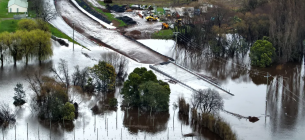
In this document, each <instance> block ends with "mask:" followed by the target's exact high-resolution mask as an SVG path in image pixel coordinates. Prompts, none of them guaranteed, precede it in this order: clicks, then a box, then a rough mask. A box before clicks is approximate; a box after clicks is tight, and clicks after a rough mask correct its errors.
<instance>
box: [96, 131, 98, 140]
mask: <svg viewBox="0 0 305 140" xmlns="http://www.w3.org/2000/svg"><path fill="white" fill-rule="evenodd" d="M96 132H97V138H96V139H97V140H98V128H96Z"/></svg>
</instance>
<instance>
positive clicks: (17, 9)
mask: <svg viewBox="0 0 305 140" xmlns="http://www.w3.org/2000/svg"><path fill="white" fill-rule="evenodd" d="M28 5H29V4H28V2H27V0H10V1H9V2H8V5H7V7H8V8H7V9H8V12H9V13H24V12H28Z"/></svg>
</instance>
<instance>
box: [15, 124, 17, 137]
mask: <svg viewBox="0 0 305 140" xmlns="http://www.w3.org/2000/svg"><path fill="white" fill-rule="evenodd" d="M15 140H17V139H16V125H15Z"/></svg>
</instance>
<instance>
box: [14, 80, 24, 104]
mask: <svg viewBox="0 0 305 140" xmlns="http://www.w3.org/2000/svg"><path fill="white" fill-rule="evenodd" d="M14 90H15V96H14V97H13V98H14V105H15V106H21V105H23V104H24V103H25V100H24V98H25V92H24V90H23V85H22V84H20V83H18V84H17V85H16V87H15V88H14Z"/></svg>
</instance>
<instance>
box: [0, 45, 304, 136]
mask: <svg viewBox="0 0 305 140" xmlns="http://www.w3.org/2000/svg"><path fill="white" fill-rule="evenodd" d="M70 46H72V45H71V44H70ZM53 48H54V56H53V57H52V59H51V60H49V61H45V62H44V63H43V65H42V66H39V65H38V63H36V61H35V60H33V61H31V63H29V65H28V66H25V65H23V63H22V62H20V63H18V64H17V67H14V66H13V64H12V63H10V62H7V63H6V64H5V66H4V68H2V69H0V101H1V103H8V104H9V105H10V108H11V109H12V110H15V111H16V114H17V122H16V125H15V126H11V127H10V128H8V129H5V130H3V131H2V132H0V136H1V137H4V139H14V138H15V129H16V137H17V139H27V137H28V138H29V139H56V140H59V139H74V138H75V139H124V140H125V139H156V140H158V139H209V140H214V139H220V138H219V137H217V136H216V135H215V134H213V133H211V132H210V131H209V130H206V129H200V132H199V133H198V131H196V132H194V129H193V128H192V126H190V119H188V118H185V117H183V116H180V115H179V113H178V109H176V110H175V109H174V108H173V107H172V104H173V103H174V102H177V99H178V97H179V96H184V97H185V98H186V100H187V101H189V100H190V98H191V93H192V91H190V90H189V89H187V88H184V87H181V85H179V84H170V88H171V95H170V107H169V111H168V112H160V113H152V114H150V113H146V112H142V111H139V110H138V109H136V108H135V109H132V108H126V107H120V106H118V108H117V109H108V108H104V107H102V106H100V101H101V99H100V98H98V96H95V95H79V96H77V95H75V98H76V100H77V101H78V102H80V105H79V115H78V118H77V119H76V120H74V121H73V123H68V122H64V124H63V123H62V122H60V123H55V122H52V124H51V125H50V122H46V121H43V120H38V119H37V116H35V115H33V114H32V113H31V107H30V104H29V103H30V97H31V94H32V92H31V90H30V89H29V87H28V83H27V81H26V78H27V75H28V74H33V73H37V72H40V73H41V74H45V75H50V74H51V73H50V71H49V68H50V67H52V66H56V65H57V64H58V62H59V61H60V59H64V60H66V61H68V66H69V72H70V74H72V73H73V70H74V68H73V67H74V66H76V65H79V66H80V68H84V67H91V66H93V65H94V64H96V63H97V60H99V59H100V58H101V54H103V53H110V52H112V51H111V50H107V49H105V48H94V47H92V48H90V49H91V51H88V50H86V49H82V48H81V47H79V46H77V47H76V48H75V51H74V52H73V51H72V47H62V46H59V45H58V44H57V43H55V42H53ZM85 54H86V55H85ZM185 54H186V55H185V56H186V57H179V58H178V63H179V64H181V65H183V66H185V67H186V68H188V69H191V70H193V71H195V72H197V73H199V74H202V75H206V76H209V77H214V78H216V79H217V81H218V82H219V83H220V85H221V86H223V87H226V88H227V89H229V90H230V92H231V93H233V94H235V96H232V97H228V98H224V103H225V104H224V109H225V110H226V111H229V112H231V113H234V114H238V115H240V116H243V117H248V116H255V117H258V118H259V120H258V121H257V122H255V123H252V122H249V120H247V119H245V118H243V117H238V116H237V115H234V114H229V113H226V112H223V111H221V112H220V116H221V117H223V118H224V119H225V120H226V121H227V122H229V123H230V124H231V126H232V128H233V130H234V131H235V132H236V133H237V136H238V138H239V139H247V140H248V139H250V140H251V139H253V140H257V139H279V140H281V139H282V140H284V139H302V138H303V137H304V136H305V134H304V133H303V131H304V130H305V127H304V126H305V125H304V123H305V121H304V120H305V119H304V64H301V63H294V64H292V63H290V64H285V65H275V66H272V67H271V68H265V69H261V68H253V67H250V66H249V65H248V58H239V59H220V58H219V59H216V58H207V57H193V56H192V57H191V55H188V54H187V53H185ZM188 56H189V57H188ZM189 58H192V59H189ZM135 67H147V68H148V65H147V64H141V63H137V62H134V61H133V60H130V66H129V69H128V73H130V72H131V71H132V70H133V69H134V68H135ZM267 72H268V73H269V74H271V75H272V77H269V79H268V92H267V93H268V94H267V95H266V84H267V78H265V77H264V76H266V74H267ZM156 75H157V76H158V79H161V80H165V81H166V80H167V81H168V78H167V77H164V76H162V75H160V74H158V73H156ZM189 80H192V79H189ZM18 82H20V83H22V84H23V85H24V88H25V90H26V93H27V102H28V103H26V104H25V105H24V106H22V107H21V108H17V107H14V105H13V96H14V89H13V88H14V87H15V85H16V84H17V83H18ZM119 92H120V89H119V87H118V88H117V89H116V92H115V93H113V94H109V95H108V97H116V98H117V99H118V102H119V103H120V102H122V96H121V95H120V94H119ZM266 100H267V102H266ZM266 103H267V109H266ZM95 105H98V106H99V110H98V112H93V111H92V110H91V109H92V108H93V107H94V106H95ZM265 111H267V116H266V115H265ZM15 127H16V128H15ZM27 130H28V131H27ZM190 133H194V134H195V135H196V136H194V137H184V136H183V135H185V134H190Z"/></svg>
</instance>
